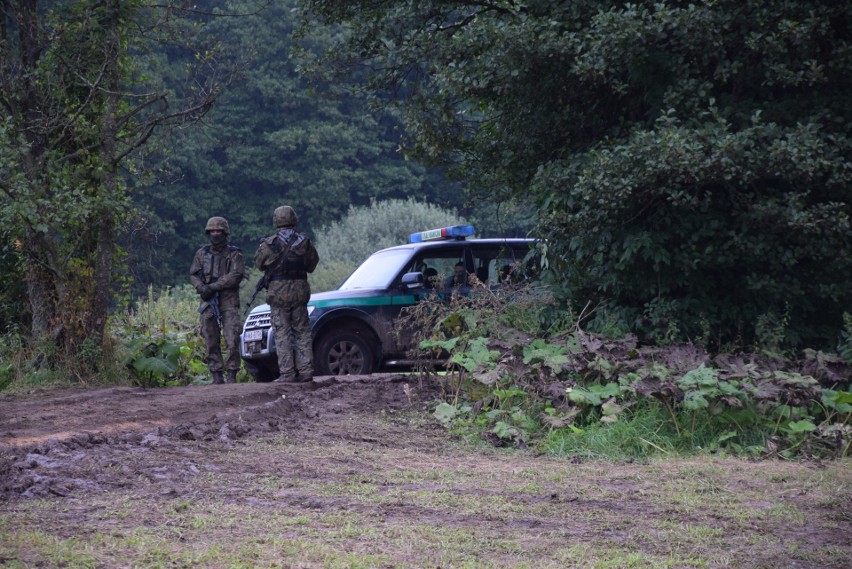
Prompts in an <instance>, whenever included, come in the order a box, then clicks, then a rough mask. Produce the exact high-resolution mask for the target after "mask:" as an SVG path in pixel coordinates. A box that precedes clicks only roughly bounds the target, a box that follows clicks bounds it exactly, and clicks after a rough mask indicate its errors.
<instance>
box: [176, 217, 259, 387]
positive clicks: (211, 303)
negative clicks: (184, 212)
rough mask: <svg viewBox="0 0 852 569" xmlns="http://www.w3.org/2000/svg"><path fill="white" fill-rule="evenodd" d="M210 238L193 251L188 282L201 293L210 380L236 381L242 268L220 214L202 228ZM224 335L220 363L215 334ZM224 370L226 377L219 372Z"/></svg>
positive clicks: (236, 250)
mask: <svg viewBox="0 0 852 569" xmlns="http://www.w3.org/2000/svg"><path fill="white" fill-rule="evenodd" d="M204 232H205V233H207V236H208V238H209V239H210V244H209V245H205V246H204V247H202V248H200V249H199V250H198V251H196V252H195V258H194V259H193V260H192V267H191V268H190V269H189V282H190V283H192V286H194V287H195V290H196V291H197V292H198V294H199V296H201V305H200V306H199V307H198V312H199V313H200V314H201V335H202V336H203V337H204V341H205V343H206V344H207V356H206V358H205V362H206V363H207V368H208V369H209V370H210V373H211V374H212V375H213V383H215V384H220V383H236V382H237V372H238V371H239V369H240V363H241V362H240V329H241V328H242V322H241V321H240V281H242V280H243V277H244V276H245V272H246V267H245V261H244V260H243V254H242V252H241V251H240V250H239V248H237V247H235V246H233V245H230V244H229V243H228V236H229V235H230V234H231V228H230V227H229V226H228V221H227V220H226V219H225V218H224V217H211V218H210V219H209V220H208V221H207V225H206V226H205V228H204ZM220 333H221V335H222V336H224V338H225V350H226V351H227V359H226V360H225V362H224V363H223V362H222V348H221V345H220V343H219V335H220ZM223 371H227V377H223V375H222V372H223Z"/></svg>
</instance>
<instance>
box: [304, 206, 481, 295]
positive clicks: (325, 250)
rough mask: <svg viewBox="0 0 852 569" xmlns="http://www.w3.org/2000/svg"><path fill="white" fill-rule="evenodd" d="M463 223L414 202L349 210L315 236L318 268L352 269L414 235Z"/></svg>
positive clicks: (451, 213) (438, 208)
mask: <svg viewBox="0 0 852 569" xmlns="http://www.w3.org/2000/svg"><path fill="white" fill-rule="evenodd" d="M466 223H467V222H466V221H465V220H464V218H462V217H460V216H458V215H457V214H456V213H455V212H452V211H447V210H445V209H442V208H441V207H439V206H436V205H432V204H427V203H423V202H419V201H417V200H415V199H414V198H409V199H407V200H386V201H381V202H373V203H372V204H371V205H370V206H369V207H355V206H353V207H350V208H349V211H348V212H347V213H346V215H345V216H343V218H342V219H341V220H340V221H336V222H333V223H331V224H329V225H327V226H324V227H321V228H320V229H319V230H318V231H317V232H316V235H317V239H316V247H317V251H318V252H319V254H320V265H322V263H325V262H330V261H333V262H340V263H344V264H346V265H348V266H351V267H352V268H353V269H354V268H355V267H357V266H358V265H359V264H361V262H362V261H364V259H366V258H367V257H369V256H370V255H372V254H373V253H374V252H376V251H377V250H379V249H384V248H385V247H392V246H394V245H400V244H402V243H407V242H408V236H409V235H410V234H411V233H414V232H415V231H422V230H425V229H433V228H436V227H444V226H447V225H464V224H466ZM338 284H339V283H338Z"/></svg>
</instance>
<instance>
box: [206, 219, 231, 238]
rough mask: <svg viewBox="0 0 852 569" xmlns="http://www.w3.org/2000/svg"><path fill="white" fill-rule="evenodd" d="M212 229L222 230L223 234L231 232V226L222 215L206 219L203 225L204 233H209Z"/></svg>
mask: <svg viewBox="0 0 852 569" xmlns="http://www.w3.org/2000/svg"><path fill="white" fill-rule="evenodd" d="M214 229H218V230H219V231H224V232H225V235H230V234H231V227H230V226H229V225H228V220H227V219H225V218H224V217H211V218H210V219H208V220H207V225H206V226H205V227H204V233H210V232H211V231H213V230H214Z"/></svg>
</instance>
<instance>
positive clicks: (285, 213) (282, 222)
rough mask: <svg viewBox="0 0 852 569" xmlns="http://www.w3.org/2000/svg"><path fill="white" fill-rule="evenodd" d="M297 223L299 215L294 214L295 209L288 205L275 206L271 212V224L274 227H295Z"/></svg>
mask: <svg viewBox="0 0 852 569" xmlns="http://www.w3.org/2000/svg"><path fill="white" fill-rule="evenodd" d="M297 223H299V216H298V215H296V210H294V209H293V208H292V207H290V206H289V205H282V206H280V207H277V208H275V211H274V212H273V213H272V224H273V225H274V226H275V227H276V229H277V228H279V227H295V226H296V224H297Z"/></svg>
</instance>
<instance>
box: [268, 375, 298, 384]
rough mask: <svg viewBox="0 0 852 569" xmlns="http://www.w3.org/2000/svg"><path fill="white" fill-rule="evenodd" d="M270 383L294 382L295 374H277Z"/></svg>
mask: <svg viewBox="0 0 852 569" xmlns="http://www.w3.org/2000/svg"><path fill="white" fill-rule="evenodd" d="M272 383H296V376H295V375H279V376H278V377H277V378H276V379H274V380H272Z"/></svg>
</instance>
